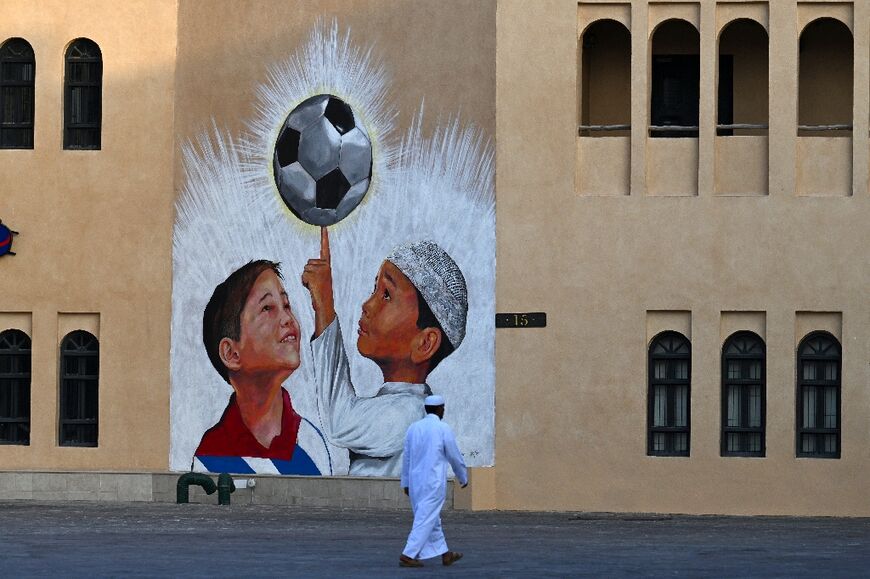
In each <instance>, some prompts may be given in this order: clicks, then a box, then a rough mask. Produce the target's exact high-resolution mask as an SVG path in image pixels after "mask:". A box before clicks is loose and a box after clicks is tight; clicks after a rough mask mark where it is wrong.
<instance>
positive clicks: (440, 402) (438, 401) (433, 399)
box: [423, 394, 444, 406]
mask: <svg viewBox="0 0 870 579" xmlns="http://www.w3.org/2000/svg"><path fill="white" fill-rule="evenodd" d="M423 406H444V399H443V398H441V397H440V396H438V395H437V394H433V395H432V396H427V397H426V400H424V401H423Z"/></svg>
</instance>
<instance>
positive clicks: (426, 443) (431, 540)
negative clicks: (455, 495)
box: [402, 414, 468, 559]
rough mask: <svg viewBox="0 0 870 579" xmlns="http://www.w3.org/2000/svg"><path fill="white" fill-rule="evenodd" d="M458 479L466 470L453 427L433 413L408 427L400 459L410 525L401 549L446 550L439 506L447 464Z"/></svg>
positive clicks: (412, 553)
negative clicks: (412, 521) (410, 518)
mask: <svg viewBox="0 0 870 579" xmlns="http://www.w3.org/2000/svg"><path fill="white" fill-rule="evenodd" d="M448 464H449V465H450V466H451V467H452V468H453V473H454V474H455V475H456V478H457V479H459V483H460V484H462V485H465V484H467V483H468V471H467V470H466V468H465V461H464V460H462V454H461V453H460V452H459V447H458V446H456V439H455V438H454V437H453V431H452V430H450V427H449V426H447V425H446V424H445V423H444V422H442V421H441V419H440V418H438V416H437V415H435V414H427V415H426V417H425V418H423V419H422V420H418V421H417V422H415V423H414V424H412V425H411V427H410V428H408V433H407V434H406V435H405V453H404V458H403V460H402V488H407V489H408V495H409V496H410V498H411V509H413V511H414V526H413V527H412V528H411V533H410V535H408V542H407V543H406V544H405V550H404V551H402V553H403V554H404V555H406V556H408V557H411V558H412V559H429V558H430V557H437V556H438V555H441V554H443V553H446V552H447V541H446V540H445V539H444V531H442V530H441V507H442V506H443V505H444V499H445V497H446V496H447V465H448Z"/></svg>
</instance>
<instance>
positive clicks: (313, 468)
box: [195, 260, 332, 475]
mask: <svg viewBox="0 0 870 579" xmlns="http://www.w3.org/2000/svg"><path fill="white" fill-rule="evenodd" d="M282 279H283V278H282V277H281V270H280V269H279V265H278V264H277V263H274V262H271V261H266V260H259V261H252V262H249V263H248V264H246V265H244V266H242V267H241V268H239V269H238V270H236V271H235V272H233V273H232V274H230V276H229V277H228V278H227V279H226V280H225V281H224V282H222V283H221V284H220V285H218V286H217V287H216V288H215V290H214V293H213V294H212V296H211V299H210V300H209V302H208V305H206V307H205V312H204V313H203V319H202V341H203V344H204V345H205V350H206V352H207V353H208V357H209V360H211V363H212V365H213V366H214V368H215V370H217V372H218V374H220V375H221V377H222V378H223V379H224V380H225V381H226V382H227V383H229V384H230V386H232V388H233V394H232V395H231V396H230V401H229V404H228V405H227V408H226V410H224V413H223V416H221V418H220V420H219V421H218V423H217V424H215V425H214V426H213V427H211V428H210V429H209V430H208V431H206V433H205V434H204V435H203V437H202V441H201V442H200V443H199V447H198V448H197V449H196V452H195V457H196V459H197V460H199V462H200V463H201V464H202V466H204V467H205V469H206V470H208V471H211V472H231V473H254V472H262V473H272V474H314V475H317V474H332V472H331V466H330V465H329V464H328V462H327V464H321V465H319V466H318V465H317V464H315V460H318V459H319V457H322V456H324V452H323V451H324V450H325V449H326V441H325V439H324V438H323V435H322V434H320V431H318V430H317V429H316V428H315V427H314V425H313V424H311V423H310V422H309V421H308V420H306V419H305V418H302V417H301V416H299V415H298V414H297V413H296V411H295V410H293V405H292V404H291V401H290V394H289V393H288V392H287V391H286V390H285V389H284V388H283V387H282V384H283V383H284V381H285V380H286V379H287V378H288V377H289V376H290V375H291V374H292V373H293V372H294V371H295V370H296V369H297V368H298V367H299V363H300V357H299V324H298V322H297V321H296V318H295V317H294V316H293V312H292V310H291V309H290V302H289V300H288V298H287V292H286V291H285V290H284V285H283V283H282ZM306 449H307V450H306ZM325 456H326V457H327V461H328V457H329V454H328V451H326V453H325ZM321 462H322V460H321Z"/></svg>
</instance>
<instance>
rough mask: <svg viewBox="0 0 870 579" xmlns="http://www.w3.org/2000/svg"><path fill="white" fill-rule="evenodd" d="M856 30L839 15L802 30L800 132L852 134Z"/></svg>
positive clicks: (808, 134)
mask: <svg viewBox="0 0 870 579" xmlns="http://www.w3.org/2000/svg"><path fill="white" fill-rule="evenodd" d="M853 52H854V48H853V39H852V31H851V30H849V27H848V26H846V25H845V24H843V23H842V22H840V21H839V20H837V19H835V18H819V19H818V20H813V21H812V22H810V23H809V24H807V25H806V27H805V28H804V29H803V32H801V37H800V56H799V60H800V76H799V81H798V82H799V87H798V135H800V136H838V135H842V136H848V135H850V134H851V130H852V75H853V70H852V66H853V65H852V58H853Z"/></svg>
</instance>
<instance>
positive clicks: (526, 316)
mask: <svg viewBox="0 0 870 579" xmlns="http://www.w3.org/2000/svg"><path fill="white" fill-rule="evenodd" d="M495 327H496V328H545V327H547V313H546V312H526V313H519V314H502V313H498V314H496V315H495Z"/></svg>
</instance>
